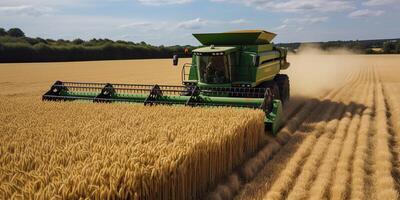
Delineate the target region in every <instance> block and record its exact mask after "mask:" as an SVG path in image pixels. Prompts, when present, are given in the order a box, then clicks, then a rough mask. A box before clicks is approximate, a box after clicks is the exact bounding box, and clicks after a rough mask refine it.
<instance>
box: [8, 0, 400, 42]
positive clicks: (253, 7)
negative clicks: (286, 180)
mask: <svg viewBox="0 0 400 200" xmlns="http://www.w3.org/2000/svg"><path fill="white" fill-rule="evenodd" d="M0 27H4V28H6V29H8V28H11V27H19V28H22V29H23V30H24V31H25V32H26V34H27V35H28V36H33V37H44V38H53V39H58V38H64V39H75V38H82V39H91V38H110V39H113V40H118V39H122V40H130V41H134V42H139V41H146V42H148V43H151V44H155V45H161V44H163V45H174V44H195V45H196V44H198V43H197V41H196V40H195V39H194V38H193V37H192V36H191V33H199V32H221V31H231V30H237V29H264V30H268V31H272V32H275V33H277V34H278V37H277V38H276V39H275V42H305V41H328V40H356V39H360V40H361V39H378V38H399V37H400V0H34V1H33V0H0Z"/></svg>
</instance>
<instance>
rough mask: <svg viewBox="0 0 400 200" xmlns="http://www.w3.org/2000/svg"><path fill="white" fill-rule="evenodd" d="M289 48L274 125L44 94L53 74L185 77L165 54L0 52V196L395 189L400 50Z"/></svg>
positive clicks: (381, 194)
mask: <svg viewBox="0 0 400 200" xmlns="http://www.w3.org/2000/svg"><path fill="white" fill-rule="evenodd" d="M288 59H289V60H290V61H291V62H292V66H291V68H290V70H289V71H287V73H288V74H289V76H290V78H291V85H292V94H293V96H292V99H291V101H290V102H289V104H287V106H286V107H285V110H284V116H283V117H284V121H285V125H284V126H283V127H282V129H281V130H280V132H279V133H278V135H277V136H271V135H268V134H265V133H264V132H263V126H262V118H263V114H262V113H261V112H259V111H255V110H244V109H232V108H217V109H204V108H185V107H161V106H158V107H144V106H141V105H120V104H115V105H109V104H107V105H98V104H96V105H94V104H86V103H43V102H41V98H40V97H41V94H43V93H44V92H45V91H47V90H48V88H49V86H50V85H51V84H52V83H53V82H54V81H55V80H65V81H99V82H105V81H109V82H117V83H149V84H153V83H161V84H179V83H180V68H179V67H178V68H176V67H172V63H171V62H170V60H137V61H106V62H73V63H35V64H1V65H0V88H1V90H0V98H1V99H0V113H1V116H0V120H1V121H2V123H1V124H0V131H1V135H0V155H1V157H0V178H1V180H2V181H1V183H0V199H8V198H11V197H13V198H17V199H26V198H41V199H50V198H53V197H55V198H64V199H78V198H80V197H82V198H91V199H104V198H108V199H117V198H129V199H135V198H136V199H199V198H206V199H221V200H225V199H399V192H400V121H399V118H400V110H399V109H400V103H399V102H400V76H399V75H398V74H399V73H400V66H399V63H400V56H363V55H292V56H290V57H289V58H288ZM321 77H322V78H321Z"/></svg>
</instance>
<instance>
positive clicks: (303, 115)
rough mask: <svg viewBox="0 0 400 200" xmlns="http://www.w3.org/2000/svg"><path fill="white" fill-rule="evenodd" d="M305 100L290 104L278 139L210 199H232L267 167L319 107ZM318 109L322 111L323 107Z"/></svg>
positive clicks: (334, 91)
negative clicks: (245, 183)
mask: <svg viewBox="0 0 400 200" xmlns="http://www.w3.org/2000/svg"><path fill="white" fill-rule="evenodd" d="M339 90H341V88H337V89H335V90H333V91H331V92H329V93H328V94H327V96H326V97H325V99H326V98H328V97H329V96H331V95H334V94H337V93H338V92H337V91H339ZM305 100H306V99H305V98H297V99H294V100H291V102H289V105H287V106H286V108H285V115H284V121H285V122H286V123H285V126H284V127H283V128H282V130H281V131H280V132H279V133H278V136H277V137H276V138H269V139H268V140H269V142H268V143H267V145H265V147H264V148H262V149H261V150H260V151H259V152H258V153H257V154H256V156H254V157H253V158H251V159H249V160H248V161H247V162H246V163H244V164H243V166H242V167H241V169H240V171H239V173H236V172H235V173H233V174H231V175H230V176H229V177H228V178H227V181H226V182H223V183H221V184H219V185H218V186H217V187H216V189H215V190H214V191H212V192H211V193H210V194H209V195H208V199H231V198H232V196H234V194H235V193H236V192H237V190H239V189H240V187H241V185H243V183H244V182H246V181H248V180H251V179H253V177H254V176H255V174H256V173H257V172H258V171H259V170H260V168H261V167H262V166H264V165H265V162H267V161H268V160H269V159H270V157H272V156H273V155H274V154H275V153H276V152H277V151H278V150H279V149H280V148H281V147H282V145H285V144H286V143H287V142H288V140H289V139H290V138H291V135H292V134H293V132H295V131H296V130H297V129H298V127H299V126H300V125H301V124H302V123H303V122H304V120H306V119H307V116H309V115H310V113H311V112H312V111H313V109H314V108H315V106H317V100H316V99H312V100H308V101H307V102H305ZM325 103H326V102H325ZM317 107H319V109H322V106H317ZM300 108H301V109H300ZM319 109H316V110H314V111H313V112H315V114H317V113H320V112H321V111H322V110H319ZM311 116H312V115H311ZM247 187H248V185H247Z"/></svg>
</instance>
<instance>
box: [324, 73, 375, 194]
mask: <svg viewBox="0 0 400 200" xmlns="http://www.w3.org/2000/svg"><path fill="white" fill-rule="evenodd" d="M367 74H368V75H370V74H371V73H370V71H369V69H368V72H367ZM361 84H362V85H365V87H364V91H363V92H362V93H360V94H358V95H360V96H361V97H367V98H364V99H362V100H361V101H359V102H358V103H360V105H363V106H364V105H366V107H361V106H359V107H357V108H356V112H355V115H354V117H353V119H352V121H351V123H350V126H349V128H348V133H347V137H346V139H345V140H344V142H343V148H342V151H341V153H340V157H339V160H338V162H337V167H336V172H335V173H334V176H333V183H332V184H331V188H330V193H329V194H330V198H331V199H334V200H335V199H337V200H341V199H347V198H348V197H349V192H350V188H351V187H350V186H351V184H350V180H351V173H352V163H353V158H354V151H355V148H356V146H357V138H358V136H359V135H360V134H365V135H367V133H368V132H365V131H366V130H367V131H368V129H366V128H365V125H363V124H362V123H365V117H364V116H369V115H370V114H371V106H372V100H373V96H372V94H373V92H372V91H373V88H372V87H371V80H370V77H369V76H368V77H367V80H365V81H364V82H363V83H361ZM368 106H369V107H368ZM362 118H363V119H364V121H362ZM366 123H367V125H368V124H369V121H366ZM367 136H368V135H367ZM361 170H362V171H363V169H361ZM355 178H357V177H355ZM362 178H363V177H362ZM360 184H363V183H360ZM361 187H362V186H361Z"/></svg>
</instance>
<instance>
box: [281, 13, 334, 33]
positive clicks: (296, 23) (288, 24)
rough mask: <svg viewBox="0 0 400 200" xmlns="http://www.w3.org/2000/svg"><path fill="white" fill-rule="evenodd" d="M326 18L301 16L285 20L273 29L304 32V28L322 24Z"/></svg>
mask: <svg viewBox="0 0 400 200" xmlns="http://www.w3.org/2000/svg"><path fill="white" fill-rule="evenodd" d="M328 19H329V18H328V17H323V16H322V17H316V16H310V15H308V16H302V17H297V18H287V19H285V20H283V22H282V25H280V26H278V27H276V28H274V30H276V31H282V30H291V31H295V32H300V31H302V30H304V28H305V26H308V25H312V24H316V23H322V22H326V21H328Z"/></svg>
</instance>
